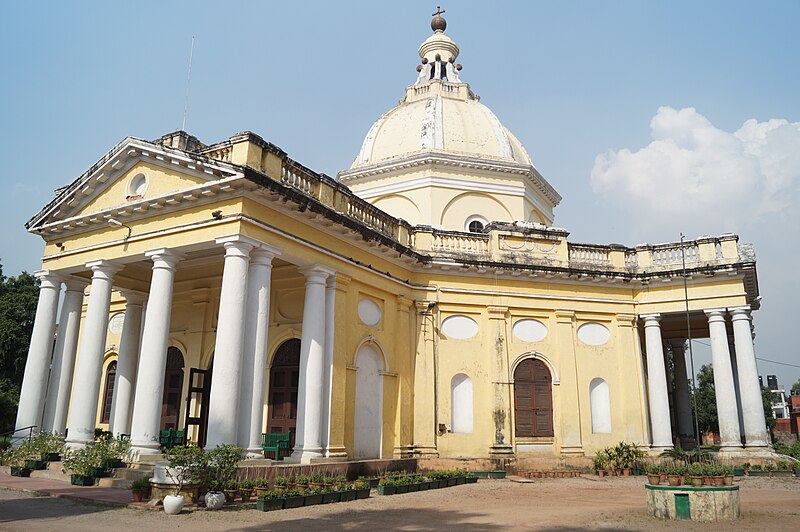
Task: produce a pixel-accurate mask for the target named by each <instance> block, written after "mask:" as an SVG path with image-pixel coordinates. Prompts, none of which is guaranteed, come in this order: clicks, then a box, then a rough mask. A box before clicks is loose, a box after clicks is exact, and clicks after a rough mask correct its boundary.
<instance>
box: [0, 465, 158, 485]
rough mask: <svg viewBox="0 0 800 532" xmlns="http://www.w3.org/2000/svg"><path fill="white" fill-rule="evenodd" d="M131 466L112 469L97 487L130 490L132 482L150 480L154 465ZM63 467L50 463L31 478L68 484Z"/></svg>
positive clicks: (34, 472)
mask: <svg viewBox="0 0 800 532" xmlns="http://www.w3.org/2000/svg"><path fill="white" fill-rule="evenodd" d="M132 466H133V467H121V468H117V469H114V470H113V471H112V473H111V476H110V477H105V478H100V479H97V485H98V486H100V487H102V488H122V489H130V487H131V483H132V482H133V481H134V480H136V479H139V478H150V477H152V476H153V471H154V470H155V465H154V464H144V463H137V464H135V465H134V464H132ZM63 467H64V465H63V464H62V463H61V462H50V463H48V464H47V469H42V470H39V471H31V478H38V479H42V480H57V481H59V482H66V483H69V482H70V480H71V475H70V474H69V473H67V472H65V471H64V469H63ZM9 474H10V472H9Z"/></svg>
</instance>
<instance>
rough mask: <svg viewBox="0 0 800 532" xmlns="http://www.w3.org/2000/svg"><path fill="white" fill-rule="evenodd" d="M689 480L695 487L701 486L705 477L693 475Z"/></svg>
mask: <svg viewBox="0 0 800 532" xmlns="http://www.w3.org/2000/svg"><path fill="white" fill-rule="evenodd" d="M689 480H691V482H692V487H694V488H699V487H700V486H702V485H703V477H695V476H691V477H689Z"/></svg>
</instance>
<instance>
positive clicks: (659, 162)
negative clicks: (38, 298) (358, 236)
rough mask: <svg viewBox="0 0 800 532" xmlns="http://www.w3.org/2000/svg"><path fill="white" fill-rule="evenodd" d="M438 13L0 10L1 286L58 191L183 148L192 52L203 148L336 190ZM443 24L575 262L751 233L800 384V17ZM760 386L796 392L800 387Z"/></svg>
mask: <svg viewBox="0 0 800 532" xmlns="http://www.w3.org/2000/svg"><path fill="white" fill-rule="evenodd" d="M435 6H436V3H435V2H418V1H404V2H393V3H389V2H374V1H373V2H366V1H360V2H319V1H310V0H309V1H304V2H241V1H238V2H237V1H230V2H224V3H220V2H203V1H193V2H177V1H176V2H145V1H139V2H136V3H117V2H80V1H78V2H71V3H66V2H64V3H57V2H40V3H32V2H4V4H3V12H4V15H5V16H4V19H5V20H6V27H5V28H4V31H3V32H2V34H0V46H2V49H3V50H4V53H3V55H2V57H0V69H2V70H1V71H2V73H3V83H0V102H2V104H0V124H2V128H0V156H2V161H3V170H2V172H0V184H2V186H3V187H4V190H5V192H4V193H3V194H2V195H0V223H2V227H3V228H4V231H3V232H2V234H0V260H2V264H3V267H4V270H5V272H6V274H15V273H18V272H19V271H21V270H28V271H32V270H36V269H38V267H39V257H40V254H41V250H42V242H41V240H40V239H38V237H35V236H32V235H28V234H27V233H26V232H25V230H24V228H23V224H24V222H25V221H26V220H27V219H29V218H30V217H31V216H32V215H33V214H35V213H36V212H37V211H38V209H39V208H40V207H41V206H43V205H44V204H45V203H46V202H47V201H49V200H50V199H51V197H52V191H53V189H54V188H56V187H59V186H62V185H64V184H66V183H68V182H70V181H71V180H72V179H74V178H75V177H76V176H78V175H79V174H80V173H82V172H83V171H84V170H85V169H86V168H88V167H89V166H90V165H91V164H92V163H93V162H94V161H95V160H97V159H98V158H99V157H100V156H101V155H102V154H103V153H105V151H106V150H108V149H109V148H111V147H112V146H113V145H114V144H116V143H117V142H119V141H120V140H121V139H122V138H124V137H125V136H128V135H133V136H138V137H143V138H146V139H154V138H157V137H159V136H161V135H162V134H164V133H166V132H169V131H172V130H175V129H178V128H179V127H180V124H181V117H182V112H183V104H184V89H185V79H186V66H187V60H188V53H189V44H190V41H191V37H192V36H193V35H194V36H195V37H196V44H195V53H194V63H193V67H192V85H191V96H190V102H189V115H188V120H187V125H186V129H187V130H188V131H189V132H190V133H192V134H194V135H196V136H198V137H199V138H200V139H201V140H202V141H204V142H207V143H210V142H215V141H218V140H222V139H224V138H227V137H228V136H230V135H232V134H234V133H236V132H239V131H243V130H252V131H254V132H256V133H258V134H260V135H261V136H263V137H264V138H266V139H267V140H269V141H271V142H274V143H275V144H277V145H278V146H280V147H282V148H283V149H284V150H286V151H287V152H288V153H289V154H290V156H291V157H293V158H295V159H297V160H299V161H300V162H302V163H304V164H306V165H307V166H310V167H311V168H314V169H316V170H318V171H322V172H325V173H327V174H329V175H335V174H336V172H337V171H339V170H341V169H344V168H347V167H348V166H349V165H350V162H351V161H352V159H353V157H354V156H355V154H356V153H357V151H358V148H359V146H360V143H361V140H362V139H363V136H364V134H365V133H366V131H367V129H368V128H369V126H370V125H371V124H372V122H373V121H374V120H375V119H376V118H377V117H378V116H379V115H380V114H381V113H383V112H384V111H386V110H387V109H388V108H389V107H391V106H393V105H394V104H396V102H397V100H398V99H399V98H400V97H401V96H402V94H403V88H404V87H405V86H406V85H407V84H410V83H411V82H413V80H414V78H415V74H416V73H415V71H414V68H415V66H416V65H417V64H418V56H417V53H416V50H417V47H418V45H419V43H420V42H421V41H422V40H424V39H425V38H426V37H427V36H428V35H429V34H430V28H429V20H430V14H431V13H432V12H433V11H434V10H435ZM443 7H444V8H445V9H446V10H447V13H446V14H445V17H446V18H447V21H448V30H447V34H448V35H449V36H450V37H451V38H453V39H454V40H455V41H456V42H457V43H458V44H459V46H460V48H461V56H460V57H459V62H460V63H462V64H463V65H464V70H463V71H462V79H463V80H464V81H466V82H468V83H470V84H471V86H472V88H473V90H475V91H476V92H477V93H478V94H480V95H481V97H482V102H483V103H485V104H487V105H488V106H489V107H490V108H491V109H492V110H493V111H494V112H495V114H496V115H497V116H498V117H499V118H500V120H501V121H502V122H503V123H504V124H505V125H506V126H507V127H508V128H509V129H510V130H511V131H512V132H514V134H515V135H516V136H517V137H518V138H519V139H520V140H521V141H522V143H523V144H524V145H525V147H526V148H527V150H528V152H529V153H530V154H531V156H532V157H533V160H534V163H535V164H536V166H537V168H538V169H539V171H540V172H542V174H543V175H544V176H545V177H546V178H547V179H548V180H549V181H550V182H551V183H552V184H553V185H554V186H555V187H556V189H557V190H559V192H560V193H561V194H562V196H564V200H563V202H562V204H561V205H560V206H559V207H558V208H557V209H556V225H558V226H560V227H565V228H567V229H569V230H570V231H571V232H572V235H571V237H570V238H571V240H573V241H583V242H597V243H608V242H619V243H623V244H629V245H633V244H638V243H643V242H664V241H672V240H677V239H679V233H680V232H684V233H685V234H686V235H687V236H689V237H696V236H700V235H703V234H719V233H722V232H736V233H738V234H740V235H741V239H742V241H743V242H753V243H754V244H755V248H756V252H757V254H758V259H759V263H758V270H759V280H760V288H761V294H762V296H763V298H764V301H763V307H762V310H760V311H759V312H757V313H755V323H756V332H757V337H756V348H757V352H758V356H759V357H760V358H766V359H770V360H777V361H782V362H785V363H790V364H797V365H800V350H799V349H798V347H797V343H796V342H794V341H793V334H792V335H790V334H789V332H790V331H791V330H794V329H795V328H796V324H795V322H794V316H795V314H796V311H795V306H796V301H797V299H798V296H800V280H798V276H797V275H796V274H795V272H794V271H793V270H794V269H795V267H796V265H797V264H798V263H800V246H797V244H796V242H797V241H798V237H800V210H798V207H797V201H796V200H798V199H800V160H798V157H800V156H799V155H797V154H800V137H799V136H798V131H800V126H798V124H797V122H800V98H798V97H797V95H798V94H800V87H799V85H800V68H799V67H800V65H798V59H797V57H798V56H797V42H796V37H794V36H795V35H796V23H797V21H798V20H799V19H800V17H798V15H800V3H797V2H789V1H785V2H776V1H772V2H769V1H768V2H734V1H704V2H696V1H694V2H692V1H671V2H659V3H656V2H622V1H619V2H589V1H583V2H579V1H560V2H534V1H528V2H509V1H506V2H491V3H490V2H471V1H451V2H447V3H445V4H444V5H443ZM772 119H777V120H781V121H782V122H769V121H770V120H772ZM748 120H752V122H749V123H748V122H747V121H748ZM748 124H749V125H748ZM598 157H600V158H599V159H598ZM665 161H666V163H665ZM698 351H699V354H698V356H699V357H700V358H701V359H702V358H703V357H707V353H704V352H703V346H702V345H701V346H699V347H698ZM759 369H760V372H761V373H762V374H767V373H775V374H777V375H778V376H779V379H780V380H781V381H782V383H783V384H785V385H787V386H788V385H790V384H791V383H792V382H794V381H796V380H797V379H798V378H800V369H798V368H791V367H788V366H780V365H775V364H771V363H768V362H765V361H760V362H759Z"/></svg>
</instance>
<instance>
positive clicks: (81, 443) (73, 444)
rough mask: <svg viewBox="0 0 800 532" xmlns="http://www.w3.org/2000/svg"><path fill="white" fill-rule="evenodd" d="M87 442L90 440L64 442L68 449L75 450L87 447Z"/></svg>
mask: <svg viewBox="0 0 800 532" xmlns="http://www.w3.org/2000/svg"><path fill="white" fill-rule="evenodd" d="M20 441H23V440H20ZM87 443H89V442H88V441H84V440H66V441H65V442H64V446H65V447H66V448H67V449H71V450H73V451H80V450H81V449H83V448H84V447H86V444H87Z"/></svg>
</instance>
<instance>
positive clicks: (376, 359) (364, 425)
mask: <svg viewBox="0 0 800 532" xmlns="http://www.w3.org/2000/svg"><path fill="white" fill-rule="evenodd" d="M356 366H357V367H358V369H357V370H356V411H355V420H354V424H353V425H354V426H353V433H354V434H353V457H354V458H357V459H365V458H380V457H381V439H382V436H383V435H382V431H383V377H382V375H381V373H380V372H381V369H383V357H382V356H381V354H380V353H379V352H378V351H377V350H376V349H375V348H374V347H372V346H370V345H365V346H364V347H362V348H361V349H360V350H359V351H358V356H357V357H356Z"/></svg>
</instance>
